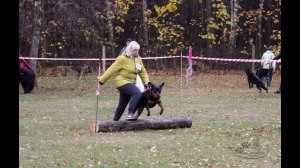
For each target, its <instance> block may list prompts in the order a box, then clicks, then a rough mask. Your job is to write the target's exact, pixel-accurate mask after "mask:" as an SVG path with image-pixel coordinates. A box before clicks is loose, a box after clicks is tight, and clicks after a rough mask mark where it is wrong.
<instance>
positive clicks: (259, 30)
mask: <svg viewBox="0 0 300 168" xmlns="http://www.w3.org/2000/svg"><path fill="white" fill-rule="evenodd" d="M263 6H264V0H260V3H259V15H258V33H257V34H258V55H259V56H260V57H261V55H262V54H261V49H262V45H261V37H262V32H261V23H262V12H263Z"/></svg>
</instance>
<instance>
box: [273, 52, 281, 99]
mask: <svg viewBox="0 0 300 168" xmlns="http://www.w3.org/2000/svg"><path fill="white" fill-rule="evenodd" d="M273 60H281V52H280V53H279V54H278V55H277V56H276V57H274V58H273ZM279 69H280V71H281V63H279ZM274 93H275V94H279V93H281V83H280V85H279V88H278V89H277V90H276V91H275V92H274Z"/></svg>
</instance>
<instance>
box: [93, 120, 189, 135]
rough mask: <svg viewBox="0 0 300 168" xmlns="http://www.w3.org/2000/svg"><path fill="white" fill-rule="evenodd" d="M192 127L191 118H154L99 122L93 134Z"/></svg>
mask: <svg viewBox="0 0 300 168" xmlns="http://www.w3.org/2000/svg"><path fill="white" fill-rule="evenodd" d="M191 126H192V119H191V118H152V119H138V120H136V121H98V122H97V123H95V122H94V123H93V124H92V127H91V129H92V131H93V132H95V131H96V132H115V131H141V130H147V129H154V130H158V129H175V128H191Z"/></svg>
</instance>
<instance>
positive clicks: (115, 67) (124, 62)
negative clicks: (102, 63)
mask: <svg viewBox="0 0 300 168" xmlns="http://www.w3.org/2000/svg"><path fill="white" fill-rule="evenodd" d="M139 49H140V45H139V44H138V43H137V42H136V41H131V42H130V43H129V44H128V46H127V47H126V49H125V52H123V53H122V54H121V55H119V56H118V58H117V60H116V61H115V62H114V63H113V64H112V65H111V66H110V67H109V68H108V69H107V70H106V71H105V72H104V74H103V75H102V76H101V77H100V81H99V82H100V84H101V85H103V84H104V83H105V82H106V81H107V80H108V79H109V78H110V77H111V76H112V75H113V74H116V75H115V78H114V85H115V87H116V88H117V89H118V90H119V93H120V97H119V104H118V107H117V109H116V111H115V116H114V119H113V120H114V121H119V120H120V118H121V116H122V114H123V113H124V111H125V108H126V106H127V104H128V103H129V108H128V115H127V117H126V120H134V119H135V118H134V116H133V115H134V112H135V109H136V105H137V103H138V102H139V100H140V98H141V95H142V93H141V91H140V90H139V89H138V87H136V86H135V80H136V76H137V74H139V75H140V77H141V79H142V81H143V83H144V84H146V83H148V82H149V77H148V74H147V71H146V69H145V67H144V65H143V62H142V59H141V57H140V56H139V54H138V52H139Z"/></svg>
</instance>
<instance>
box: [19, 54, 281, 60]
mask: <svg viewBox="0 0 300 168" xmlns="http://www.w3.org/2000/svg"><path fill="white" fill-rule="evenodd" d="M180 57H181V56H180V55H179V56H162V57H143V58H142V59H143V60H149V59H154V60H157V59H166V58H180ZM182 57H183V58H188V56H182ZM23 58H24V59H35V60H69V61H71V60H72V61H99V58H34V57H23ZM116 59H117V58H105V59H102V60H103V61H114V60H116ZM192 59H196V60H209V61H229V62H281V60H261V59H230V58H208V57H192Z"/></svg>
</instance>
